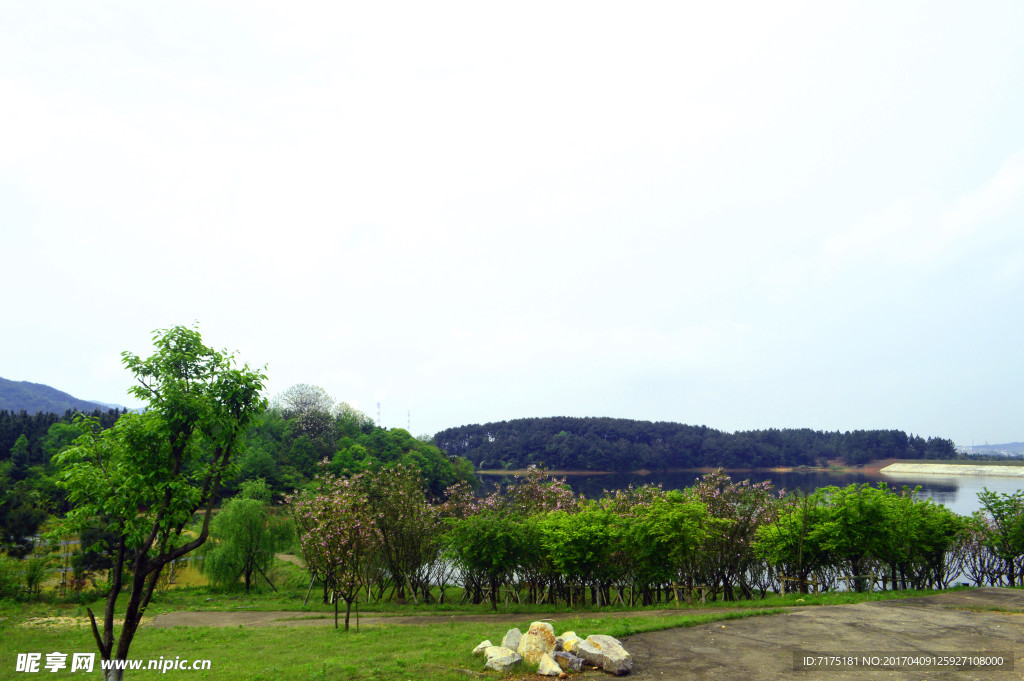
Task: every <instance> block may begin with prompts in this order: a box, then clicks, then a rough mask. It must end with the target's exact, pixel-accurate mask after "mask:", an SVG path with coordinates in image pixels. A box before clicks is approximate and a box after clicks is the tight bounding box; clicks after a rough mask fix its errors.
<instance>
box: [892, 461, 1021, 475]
mask: <svg viewBox="0 0 1024 681" xmlns="http://www.w3.org/2000/svg"><path fill="white" fill-rule="evenodd" d="M881 473H882V475H985V476H1000V477H1005V478H1024V465H1018V466H1007V465H1003V466H986V465H984V464H971V465H963V464H951V463H894V464H891V465H889V466H886V467H885V468H883V469H882V470H881Z"/></svg>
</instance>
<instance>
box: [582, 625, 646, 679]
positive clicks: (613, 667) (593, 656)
mask: <svg viewBox="0 0 1024 681" xmlns="http://www.w3.org/2000/svg"><path fill="white" fill-rule="evenodd" d="M573 652H575V653H576V654H577V655H579V656H580V657H582V658H583V659H584V660H586V661H587V662H589V663H590V664H592V665H594V666H595V667H600V668H601V669H603V670H604V671H606V672H608V673H609V674H616V675H618V676H622V675H623V674H628V673H630V672H631V671H632V670H633V657H632V656H631V655H630V654H629V653H627V652H626V649H625V648H623V647H622V643H621V642H620V641H619V640H618V639H616V638H613V637H611V636H604V635H603V634H592V635H590V636H588V637H587V640H586V641H582V642H581V643H580V644H579V645H577V646H576V650H574V651H573Z"/></svg>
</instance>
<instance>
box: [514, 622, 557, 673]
mask: <svg viewBox="0 0 1024 681" xmlns="http://www.w3.org/2000/svg"><path fill="white" fill-rule="evenodd" d="M518 651H519V654H520V655H522V656H523V658H524V659H525V660H526V661H527V662H529V663H530V664H537V663H538V662H540V658H541V655H551V653H553V652H555V628H554V627H553V626H551V625H550V624H548V623H547V622H534V623H532V624H531V625H530V629H529V631H527V632H526V634H525V635H524V636H523V638H522V640H520V641H519V648H518Z"/></svg>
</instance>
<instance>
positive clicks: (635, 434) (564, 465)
mask: <svg viewBox="0 0 1024 681" xmlns="http://www.w3.org/2000/svg"><path fill="white" fill-rule="evenodd" d="M434 443H435V444H436V445H437V446H438V447H440V448H441V449H443V450H445V451H446V452H448V453H449V454H453V455H456V456H462V457H465V458H467V459H469V460H470V461H472V462H473V464H474V465H475V466H476V467H477V468H480V469H486V470H494V469H523V468H526V467H527V466H531V465H544V466H547V467H548V468H551V469H563V470H570V469H573V470H613V471H624V470H636V469H640V468H647V469H653V470H658V469H668V468H704V467H724V468H755V467H764V468H771V467H775V466H820V465H823V464H824V463H825V462H826V461H829V460H835V459H841V460H843V461H845V462H846V463H847V464H850V465H856V464H862V463H866V462H868V461H874V460H879V459H889V458H893V459H952V458H956V456H957V452H956V447H955V446H954V444H953V442H952V441H951V440H948V439H945V438H936V437H929V438H927V439H925V438H923V437H921V436H919V435H908V434H907V433H905V432H904V431H901V430H854V431H847V432H838V431H836V432H823V431H816V430H811V429H809V428H800V429H778V428H771V429H768V430H753V431H741V432H736V433H726V432H723V431H719V430H715V429H714V428H708V427H707V426H692V425H685V424H681V423H669V422H664V421H659V422H651V421H635V420H631V419H616V418H589V417H588V418H579V417H568V416H559V417H549V418H525V419H515V420H511V421H501V422H496V423H485V424H476V425H467V426H460V427H457V428H448V429H447V430H442V431H440V432H439V433H437V434H436V435H435V436H434Z"/></svg>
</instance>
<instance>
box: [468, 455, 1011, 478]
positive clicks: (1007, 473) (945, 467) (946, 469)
mask: <svg viewBox="0 0 1024 681" xmlns="http://www.w3.org/2000/svg"><path fill="white" fill-rule="evenodd" d="M952 461H956V459H951V463H935V462H932V461H929V462H928V463H919V462H915V461H912V460H907V459H902V460H900V459H880V460H878V461H869V462H868V463H866V464H863V465H860V466H848V465H845V464H839V463H831V462H830V464H829V465H828V466H772V467H768V468H764V467H755V468H750V467H747V468H723V470H724V471H725V472H726V473H730V474H731V473H863V474H866V475H893V474H905V473H913V474H918V473H922V474H928V475H995V476H1002V477H1024V460H1022V461H1021V463H1020V464H1019V465H1013V464H1005V463H1003V464H998V465H991V464H988V462H979V463H970V464H963V463H952ZM718 468H721V467H720V466H702V467H700V468H661V469H657V470H653V471H652V470H649V469H646V468H638V469H635V470H628V471H608V470H600V471H597V470H585V469H582V470H581V469H577V470H560V469H558V470H545V471H544V472H545V474H546V475H548V476H559V477H567V476H578V475H622V474H626V475H640V476H648V475H657V474H661V473H705V474H707V473H711V472H713V471H716V470H718ZM476 474H477V475H486V476H511V475H519V476H523V475H525V474H526V469H525V468H516V469H511V470H501V469H497V470H495V469H488V470H478V471H476Z"/></svg>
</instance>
